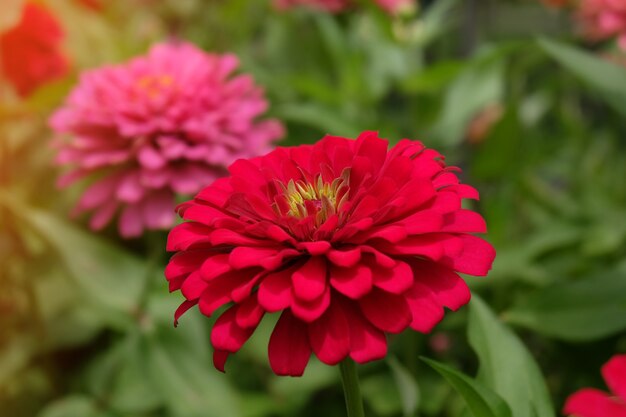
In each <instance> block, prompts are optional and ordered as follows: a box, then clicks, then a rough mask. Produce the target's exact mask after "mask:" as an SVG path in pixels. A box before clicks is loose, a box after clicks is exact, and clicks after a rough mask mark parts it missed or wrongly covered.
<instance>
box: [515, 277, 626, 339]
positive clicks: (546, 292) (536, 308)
mask: <svg viewBox="0 0 626 417" xmlns="http://www.w3.org/2000/svg"><path fill="white" fill-rule="evenodd" d="M506 319H507V321H508V322H510V323H513V324H516V325H520V326H524V327H527V328H529V329H532V330H534V331H537V332H540V333H542V334H545V335H548V336H552V337H557V338H560V339H565V340H571V341H589V340H596V339H600V338H603V337H607V336H611V335H613V334H616V333H619V332H621V331H624V330H626V270H624V268H622V269H620V270H617V271H611V272H605V273H603V274H602V275H600V276H592V277H588V278H586V279H583V280H579V281H575V282H563V283H558V284H556V285H553V286H551V287H548V288H544V289H541V290H539V291H538V292H536V293H534V294H533V295H531V296H530V297H529V298H528V299H526V300H524V301H523V302H521V303H518V304H517V305H515V306H513V308H512V310H510V311H508V312H507V313H506Z"/></svg>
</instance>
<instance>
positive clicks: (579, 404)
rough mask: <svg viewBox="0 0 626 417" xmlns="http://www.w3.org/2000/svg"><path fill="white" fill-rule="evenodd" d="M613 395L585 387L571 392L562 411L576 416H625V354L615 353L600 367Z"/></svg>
mask: <svg viewBox="0 0 626 417" xmlns="http://www.w3.org/2000/svg"><path fill="white" fill-rule="evenodd" d="M602 376H603V377H604V380H605V381H606V384H607V385H608V386H609V388H610V389H611V391H612V392H613V395H611V394H608V393H605V392H603V391H600V390H597V389H593V388H586V389H582V390H580V391H578V392H576V393H574V394H572V395H571V396H570V397H569V398H568V399H567V401H566V403H565V407H564V408H563V413H564V414H566V415H576V416H577V417H626V355H616V356H614V357H613V358H611V360H610V361H609V362H607V363H606V364H605V365H604V366H603V367H602Z"/></svg>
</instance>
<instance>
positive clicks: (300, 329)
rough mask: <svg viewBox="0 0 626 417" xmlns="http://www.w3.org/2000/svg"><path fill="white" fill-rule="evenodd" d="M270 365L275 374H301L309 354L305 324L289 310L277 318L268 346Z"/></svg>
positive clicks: (309, 348)
mask: <svg viewBox="0 0 626 417" xmlns="http://www.w3.org/2000/svg"><path fill="white" fill-rule="evenodd" d="M268 354H269V360H270V366H271V367H272V370H273V371H274V373H275V374H276V375H285V376H301V375H302V374H303V373H304V369H305V368H306V365H307V364H308V363H309V358H310V356H311V346H310V345H309V335H308V332H307V326H306V325H305V324H304V323H302V322H301V321H299V320H297V319H296V318H295V317H294V316H293V315H292V314H291V312H289V310H285V311H284V312H283V314H282V315H281V316H280V319H278V322H277V323H276V327H275V328H274V331H273V332H272V336H271V337H270V342H269V346H268Z"/></svg>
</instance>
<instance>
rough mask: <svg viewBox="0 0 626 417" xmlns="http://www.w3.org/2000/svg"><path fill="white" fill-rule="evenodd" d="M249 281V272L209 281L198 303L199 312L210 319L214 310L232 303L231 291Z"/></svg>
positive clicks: (227, 275) (237, 272)
mask: <svg viewBox="0 0 626 417" xmlns="http://www.w3.org/2000/svg"><path fill="white" fill-rule="evenodd" d="M249 279H250V275H249V271H235V272H231V273H228V274H226V275H223V276H221V277H219V278H215V279H214V280H212V281H209V282H208V285H207V288H206V290H204V292H203V293H202V295H201V296H200V301H199V302H198V307H199V308H200V312H201V313H202V314H204V315H205V316H207V317H210V316H211V315H212V314H213V312H215V310H217V309H218V308H220V307H221V306H223V305H224V304H226V303H228V302H230V301H232V298H231V292H232V291H233V289H235V288H237V287H238V286H240V285H242V284H244V283H245V282H247V281H248V280H249Z"/></svg>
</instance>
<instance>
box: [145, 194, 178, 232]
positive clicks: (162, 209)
mask: <svg viewBox="0 0 626 417" xmlns="http://www.w3.org/2000/svg"><path fill="white" fill-rule="evenodd" d="M142 208H143V218H144V219H145V224H146V226H147V227H148V228H150V229H166V228H169V227H171V226H172V224H173V223H174V218H175V216H176V213H175V212H174V196H173V195H172V194H170V193H169V192H168V191H164V192H159V193H154V194H152V195H150V196H148V197H147V198H146V199H145V200H144V201H143V203H142Z"/></svg>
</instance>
